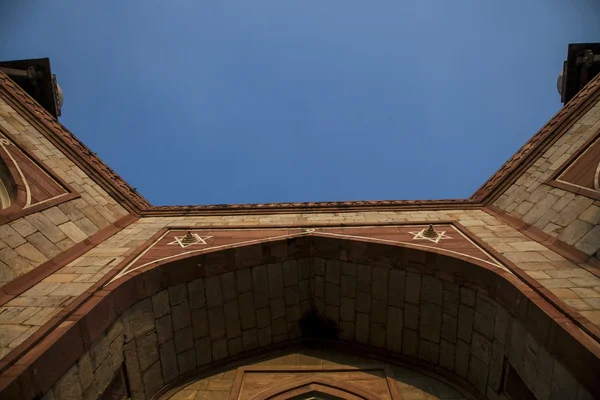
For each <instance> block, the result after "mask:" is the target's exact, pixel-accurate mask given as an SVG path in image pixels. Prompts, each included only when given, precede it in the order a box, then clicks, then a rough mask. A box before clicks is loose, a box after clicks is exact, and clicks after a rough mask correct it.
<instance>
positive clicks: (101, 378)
mask: <svg viewBox="0 0 600 400" xmlns="http://www.w3.org/2000/svg"><path fill="white" fill-rule="evenodd" d="M114 375H115V373H114V369H113V367H112V365H111V362H110V358H105V359H104V361H102V363H101V364H100V366H98V368H97V369H96V371H94V382H95V383H96V386H97V387H98V391H99V392H100V393H102V392H104V390H105V389H106V387H107V386H108V384H109V383H110V381H111V380H112V378H113V377H114Z"/></svg>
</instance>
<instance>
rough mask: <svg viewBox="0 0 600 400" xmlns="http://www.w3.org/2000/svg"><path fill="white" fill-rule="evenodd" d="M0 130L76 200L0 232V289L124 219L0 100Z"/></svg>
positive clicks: (90, 182)
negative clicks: (32, 157)
mask: <svg viewBox="0 0 600 400" xmlns="http://www.w3.org/2000/svg"><path fill="white" fill-rule="evenodd" d="M0 126H1V127H2V128H4V130H5V131H6V132H7V133H8V135H10V137H11V139H12V140H14V141H15V142H16V143H18V144H19V145H20V146H22V147H24V148H25V149H26V150H27V151H29V152H30V153H32V154H33V155H34V156H36V157H37V158H38V159H39V160H40V161H41V162H42V163H43V164H44V166H45V167H46V168H47V169H49V170H51V171H52V172H53V173H54V174H56V175H57V176H58V177H60V178H61V179H63V180H64V181H65V182H66V183H67V184H69V185H70V186H71V187H72V188H73V189H74V190H75V191H76V192H77V193H78V194H79V195H80V197H79V198H76V199H74V200H71V201H67V202H63V203H61V204H59V205H57V206H54V207H50V208H47V209H45V210H43V211H41V212H36V213H33V214H29V215H26V216H25V217H23V218H19V219H17V220H15V221H12V222H10V223H8V224H4V225H1V226H0V286H2V285H4V284H6V283H7V282H10V281H11V280H13V279H14V278H16V277H18V276H21V275H24V274H25V273H27V272H29V271H31V270H33V269H34V268H36V267H37V266H39V265H41V264H43V263H44V262H46V261H48V260H51V259H52V258H53V257H55V256H57V255H58V254H60V253H62V252H64V251H65V250H68V249H70V248H71V247H73V246H74V245H75V244H77V243H80V242H82V241H83V240H85V239H86V238H88V237H89V236H91V235H93V234H94V233H96V232H98V231H99V230H100V229H102V228H104V227H106V226H108V225H109V224H111V223H113V222H115V221H116V220H118V219H119V218H121V217H123V216H124V215H126V214H128V212H127V210H125V209H124V208H123V207H122V206H121V205H120V204H118V203H117V202H116V201H115V200H114V199H113V198H112V197H111V196H109V195H108V193H106V191H105V190H104V189H102V188H101V187H100V186H98V185H97V184H96V182H94V181H93V180H92V179H91V178H90V177H89V176H88V175H86V173H84V172H83V171H82V170H81V168H79V167H78V166H77V165H75V163H73V162H72V161H71V160H70V159H69V158H68V157H67V156H66V155H65V154H64V153H63V152H61V151H60V150H59V149H58V148H56V147H55V146H54V145H53V144H52V143H51V142H50V141H49V140H48V139H46V137H44V136H43V135H42V134H41V133H40V132H39V131H38V130H37V128H36V127H35V126H33V125H32V124H31V123H30V122H29V121H28V120H26V119H25V118H24V116H22V115H20V114H19V112H17V111H16V110H14V109H13V108H12V107H11V106H10V105H9V104H7V102H5V101H4V100H3V99H2V98H0Z"/></svg>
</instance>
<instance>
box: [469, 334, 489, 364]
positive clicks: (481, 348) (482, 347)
mask: <svg viewBox="0 0 600 400" xmlns="http://www.w3.org/2000/svg"><path fill="white" fill-rule="evenodd" d="M471 353H472V354H473V355H474V356H475V357H477V358H478V359H479V360H480V361H482V362H483V363H484V364H485V365H488V364H489V363H490V359H491V357H492V343H491V342H490V341H489V340H488V339H487V338H486V337H485V336H483V335H481V334H479V333H477V332H473V338H472V341H471Z"/></svg>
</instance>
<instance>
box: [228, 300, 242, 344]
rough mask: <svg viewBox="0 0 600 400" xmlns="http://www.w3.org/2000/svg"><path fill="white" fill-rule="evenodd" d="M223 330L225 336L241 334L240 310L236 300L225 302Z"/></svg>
mask: <svg viewBox="0 0 600 400" xmlns="http://www.w3.org/2000/svg"><path fill="white" fill-rule="evenodd" d="M224 309H225V330H226V331H227V338H229V339H232V338H235V337H238V336H240V335H241V334H242V330H241V326H240V312H239V309H238V304H237V301H236V300H231V301H228V302H227V303H225V306H224Z"/></svg>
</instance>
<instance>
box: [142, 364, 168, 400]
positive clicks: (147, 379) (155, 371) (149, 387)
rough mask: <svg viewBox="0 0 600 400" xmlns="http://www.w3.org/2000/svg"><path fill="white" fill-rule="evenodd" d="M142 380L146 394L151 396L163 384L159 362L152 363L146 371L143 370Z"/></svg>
mask: <svg viewBox="0 0 600 400" xmlns="http://www.w3.org/2000/svg"><path fill="white" fill-rule="evenodd" d="M143 380H144V391H145V393H146V396H148V398H151V396H153V395H154V394H156V393H157V392H158V391H159V390H160V388H162V387H163V385H164V381H163V377H162V370H161V367H160V362H156V363H154V364H153V365H152V366H151V367H150V368H148V370H147V371H145V372H144V374H143Z"/></svg>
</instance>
